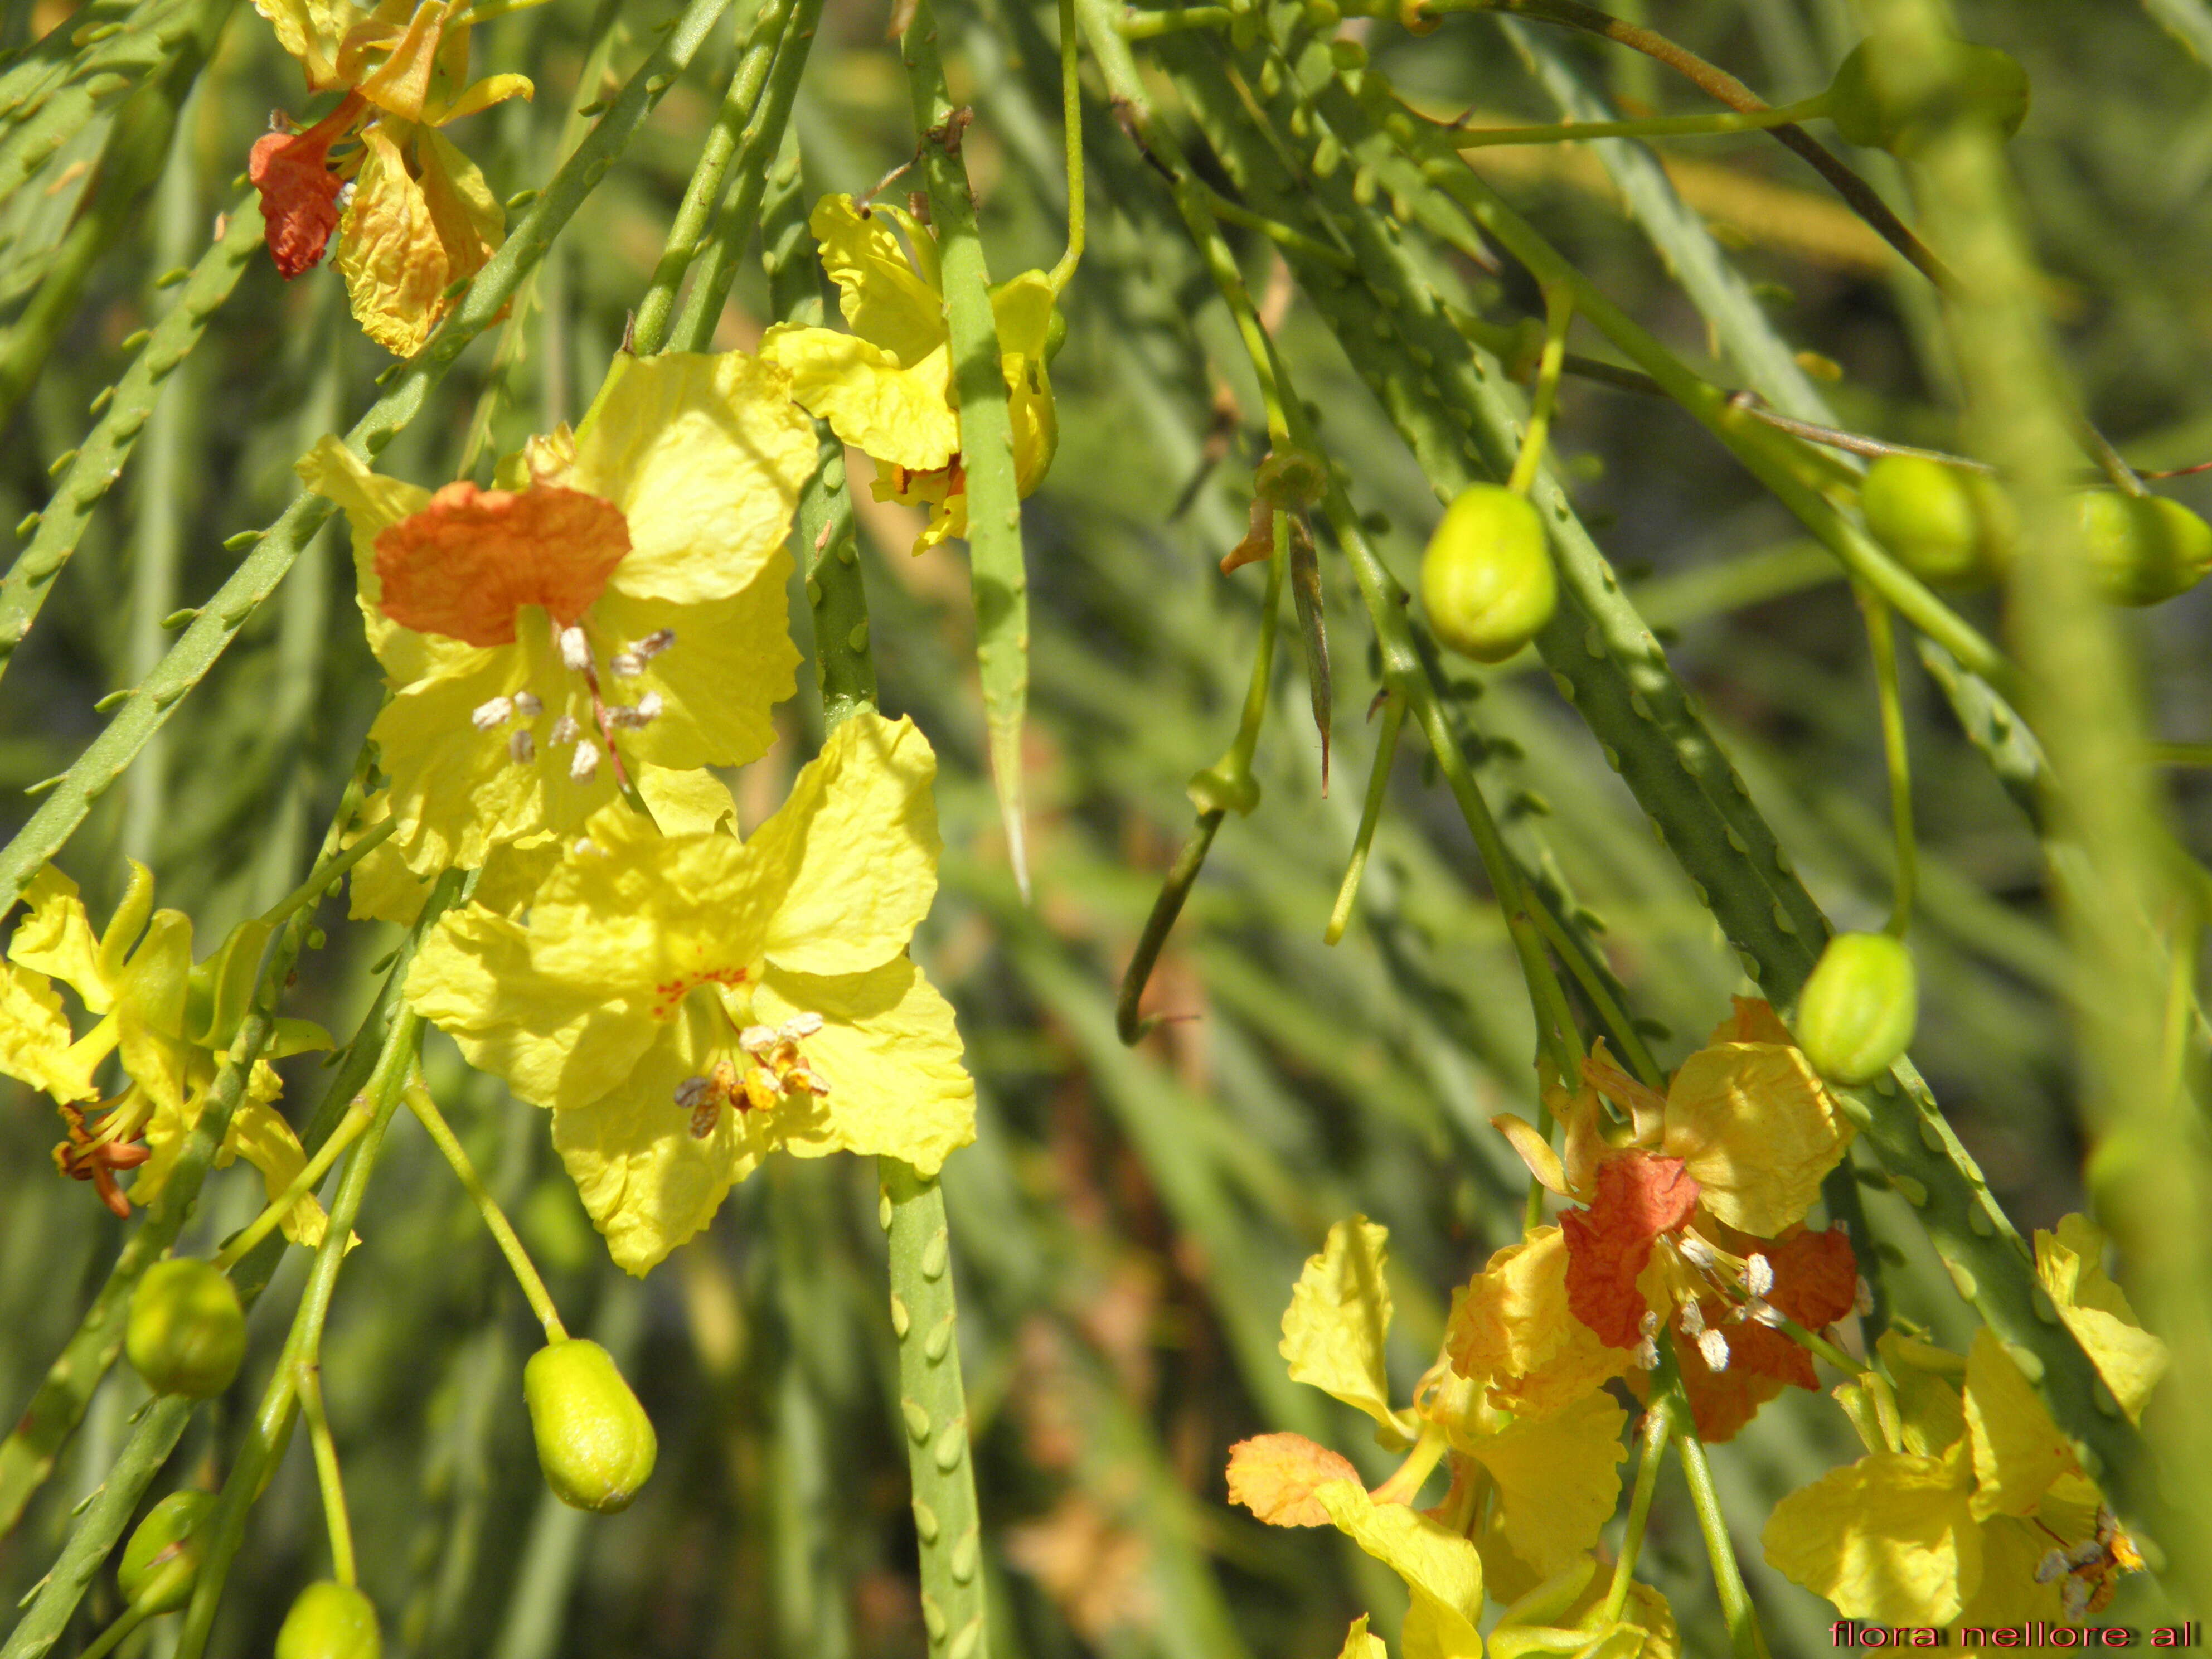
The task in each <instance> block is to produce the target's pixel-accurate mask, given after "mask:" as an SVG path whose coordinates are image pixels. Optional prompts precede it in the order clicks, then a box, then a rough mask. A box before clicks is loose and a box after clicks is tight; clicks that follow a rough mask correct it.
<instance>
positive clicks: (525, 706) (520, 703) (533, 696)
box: [514, 691, 545, 720]
mask: <svg viewBox="0 0 2212 1659" xmlns="http://www.w3.org/2000/svg"><path fill="white" fill-rule="evenodd" d="M514 712H515V713H516V714H520V715H521V716H522V718H523V719H525V720H536V719H537V718H538V716H539V715H540V714H544V712H545V705H544V703H542V702H538V694H537V693H536V692H534V691H518V692H516V693H515V694H514Z"/></svg>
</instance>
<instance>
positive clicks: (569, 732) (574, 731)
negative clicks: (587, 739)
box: [545, 714, 584, 744]
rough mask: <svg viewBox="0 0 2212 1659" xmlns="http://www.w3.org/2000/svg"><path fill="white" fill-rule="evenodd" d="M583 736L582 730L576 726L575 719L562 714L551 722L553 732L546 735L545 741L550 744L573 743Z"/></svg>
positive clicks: (572, 715) (572, 716) (570, 715)
mask: <svg viewBox="0 0 2212 1659" xmlns="http://www.w3.org/2000/svg"><path fill="white" fill-rule="evenodd" d="M583 735H584V728H583V727H582V726H579V725H577V724H576V717H575V716H574V714H563V715H562V716H561V718H560V719H559V720H555V721H554V722H553V730H552V731H551V732H550V733H549V734H548V735H547V737H546V739H545V740H546V742H548V743H551V744H563V743H574V742H575V740H576V739H577V738H580V737H582V736H583Z"/></svg>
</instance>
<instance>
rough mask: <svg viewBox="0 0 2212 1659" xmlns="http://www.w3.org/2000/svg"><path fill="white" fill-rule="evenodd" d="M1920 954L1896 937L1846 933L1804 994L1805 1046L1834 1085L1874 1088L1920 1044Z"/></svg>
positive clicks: (1800, 1030)
mask: <svg viewBox="0 0 2212 1659" xmlns="http://www.w3.org/2000/svg"><path fill="white" fill-rule="evenodd" d="M1919 1000H1920V989H1919V978H1918V975H1916V974H1915V973H1914V971H1913V968H1912V953H1911V951H1908V950H1906V949H1905V943H1904V941H1903V940H1901V939H1896V938H1894V937H1893V936H1892V935H1890V934H1888V933H1838V934H1837V935H1836V936H1835V937H1834V938H1833V939H1830V940H1829V941H1828V948H1827V949H1826V950H1825V951H1821V952H1820V962H1819V963H1816V964H1815V965H1814V969H1813V976H1812V977H1811V978H1810V979H1808V980H1807V981H1805V988H1804V990H1803V991H1802V992H1801V993H1799V994H1798V998H1797V1020H1796V1032H1797V1042H1798V1046H1799V1047H1800V1048H1803V1049H1804V1051H1805V1058H1806V1059H1808V1060H1811V1061H1812V1062H1813V1069H1814V1071H1816V1072H1818V1073H1820V1075H1821V1076H1822V1077H1824V1078H1826V1079H1828V1081H1829V1082H1831V1083H1845V1084H1860V1083H1871V1082H1873V1081H1874V1080H1875V1079H1876V1078H1878V1077H1880V1076H1881V1074H1882V1073H1884V1072H1887V1070H1888V1069H1889V1068H1890V1067H1891V1066H1893V1065H1894V1064H1896V1062H1897V1058H1898V1056H1899V1055H1900V1054H1903V1053H1904V1052H1905V1048H1906V1046H1907V1045H1908V1044H1909V1043H1911V1041H1912V1026H1913V1022H1914V1020H1915V1019H1916V1018H1917V1016H1918V1012H1919Z"/></svg>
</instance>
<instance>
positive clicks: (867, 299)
mask: <svg viewBox="0 0 2212 1659" xmlns="http://www.w3.org/2000/svg"><path fill="white" fill-rule="evenodd" d="M895 217H897V216H896V215H890V214H884V213H873V212H872V213H866V214H864V213H862V212H861V210H860V209H858V208H856V207H855V206H854V204H853V198H852V197H849V196H825V197H823V198H822V199H821V200H820V201H819V202H817V203H816V204H815V205H814V211H813V213H812V214H811V215H810V216H808V219H807V221H806V227H807V228H808V229H809V230H811V231H812V232H813V233H814V238H815V240H816V241H817V242H819V243H820V244H821V246H822V269H823V270H825V271H827V272H828V273H829V280H830V281H831V282H833V283H836V284H837V298H838V304H839V307H840V308H841V309H842V310H843V312H844V313H845V321H846V322H847V323H848V325H850V326H851V328H852V330H853V331H854V333H855V334H857V335H859V336H860V337H861V338H862V339H864V340H866V341H868V342H870V343H872V344H875V345H878V346H881V347H882V348H883V349H884V350H885V351H887V352H889V353H890V356H892V357H893V358H894V359H895V360H896V362H899V363H902V364H908V365H911V364H913V363H916V362H920V361H921V359H922V358H924V357H926V356H928V355H929V354H930V353H931V352H933V351H934V350H936V349H938V348H939V347H940V346H942V345H943V344H944V343H945V340H946V338H947V337H948V336H947V334H946V331H945V301H944V297H943V296H942V295H939V293H938V292H937V289H936V288H935V287H934V286H933V284H931V283H927V282H925V281H924V280H923V279H922V277H921V276H920V275H919V274H917V273H916V271H915V268H914V266H913V265H912V264H910V263H909V262H908V258H907V256H906V252H905V250H904V249H903V248H902V247H901V246H899V240H898V238H897V236H896V234H893V232H892V230H891V228H890V223H889V222H887V221H889V220H890V219H892V218H895ZM915 234H918V235H923V236H926V235H927V233H926V232H919V231H917V232H916V233H915ZM932 251H934V250H932ZM871 453H872V452H871ZM939 465H941V463H939Z"/></svg>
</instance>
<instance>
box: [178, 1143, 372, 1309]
mask: <svg viewBox="0 0 2212 1659" xmlns="http://www.w3.org/2000/svg"><path fill="white" fill-rule="evenodd" d="M367 1127H368V1109H367V1108H366V1107H364V1106H363V1105H362V1104H361V1103H359V1102H358V1101H356V1103H354V1104H353V1106H352V1107H351V1108H350V1109H349V1110H348V1111H347V1113H346V1115H345V1116H344V1117H343V1119H342V1120H340V1121H339V1123H338V1127H337V1129H336V1130H335V1131H334V1132H332V1133H331V1138H330V1139H328V1140H325V1142H324V1143H323V1144H322V1146H320V1147H319V1148H318V1149H317V1151H316V1152H315V1155H314V1156H313V1158H309V1159H308V1160H307V1163H306V1164H303V1165H301V1169H300V1173H299V1174H297V1175H295V1176H293V1177H292V1179H291V1180H290V1181H289V1182H286V1183H285V1187H284V1190H283V1192H281V1193H279V1194H276V1197H275V1198H274V1199H272V1200H270V1202H269V1204H268V1206H267V1207H265V1208H264V1209H263V1211H262V1212H261V1213H260V1214H259V1215H258V1216H256V1217H255V1218H253V1221H252V1225H249V1226H247V1227H246V1230H245V1231H243V1232H240V1233H239V1234H238V1235H237V1236H236V1237H234V1238H232V1240H231V1241H230V1243H228V1244H226V1245H224V1246H223V1247H222V1249H221V1250H219V1251H217V1252H216V1257H215V1265H216V1267H220V1268H221V1269H222V1271H223V1272H225V1273H228V1272H229V1271H230V1270H231V1269H232V1268H233V1267H236V1266H237V1265H238V1263H239V1262H240V1261H241V1260H243V1259H244V1258H245V1256H246V1255H247V1254H248V1253H249V1252H250V1251H252V1249H253V1247H254V1246H255V1245H257V1244H258V1243H261V1241H262V1240H263V1239H264V1238H266V1237H269V1235H270V1233H272V1232H274V1231H276V1228H277V1227H278V1225H280V1224H281V1223H282V1222H283V1219H284V1218H285V1217H286V1216H288V1215H289V1214H290V1213H291V1212H292V1206H295V1204H297V1203H298V1202H299V1201H300V1200H301V1199H303V1198H305V1197H306V1196H307V1194H309V1193H312V1192H313V1191H314V1190H315V1188H317V1187H319V1186H320V1185H321V1184H322V1180H323V1177H324V1176H326V1175H328V1174H329V1173H330V1172H331V1164H335V1163H337V1161H338V1154H339V1153H341V1152H343V1151H345V1149H346V1148H347V1147H349V1146H352V1145H353V1143H354V1142H355V1141H356V1140H357V1139H360V1137H361V1132H362V1130H363V1129H366V1128H367Z"/></svg>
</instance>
